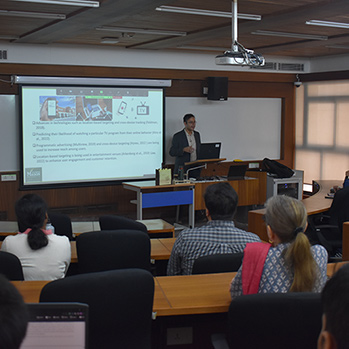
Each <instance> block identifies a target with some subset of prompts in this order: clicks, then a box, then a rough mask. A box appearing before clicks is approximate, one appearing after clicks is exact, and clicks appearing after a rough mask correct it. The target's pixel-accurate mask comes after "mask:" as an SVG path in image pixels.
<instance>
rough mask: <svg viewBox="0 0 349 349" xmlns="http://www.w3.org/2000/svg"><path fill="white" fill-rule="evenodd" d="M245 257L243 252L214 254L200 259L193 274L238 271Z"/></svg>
mask: <svg viewBox="0 0 349 349" xmlns="http://www.w3.org/2000/svg"><path fill="white" fill-rule="evenodd" d="M243 255H244V254H243V252H241V253H227V254H212V255H209V256H203V257H199V258H198V259H197V260H195V262H194V266H193V271H192V274H212V273H229V272H232V271H238V270H239V268H240V266H241V263H242V257H243Z"/></svg>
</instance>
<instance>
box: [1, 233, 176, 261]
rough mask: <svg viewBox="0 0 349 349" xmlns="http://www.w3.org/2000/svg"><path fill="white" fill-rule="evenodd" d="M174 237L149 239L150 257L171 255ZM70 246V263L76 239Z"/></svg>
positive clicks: (160, 257) (76, 258)
mask: <svg viewBox="0 0 349 349" xmlns="http://www.w3.org/2000/svg"><path fill="white" fill-rule="evenodd" d="M175 241H176V239H175V238H164V239H151V240H150V247H151V250H150V251H151V259H154V260H168V259H169V258H170V256H171V251H172V247H173V245H174V243H175ZM1 245H2V241H0V247H1ZM70 247H71V260H70V263H78V255H77V251H76V241H71V242H70Z"/></svg>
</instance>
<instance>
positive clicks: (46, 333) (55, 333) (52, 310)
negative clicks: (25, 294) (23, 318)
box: [21, 303, 88, 349]
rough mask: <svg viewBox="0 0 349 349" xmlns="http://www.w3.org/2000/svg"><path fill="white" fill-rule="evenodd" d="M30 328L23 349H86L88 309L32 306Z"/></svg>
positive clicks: (70, 305) (82, 306) (72, 305)
mask: <svg viewBox="0 0 349 349" xmlns="http://www.w3.org/2000/svg"><path fill="white" fill-rule="evenodd" d="M28 309H29V314H30V315H29V316H30V319H29V324H28V329H27V334H26V336H25V338H24V340H23V343H22V345H21V349H34V348H35V349H38V348H45V349H53V348H54V349H58V348H60V349H82V348H84V349H85V348H87V325H88V305H87V304H82V303H30V304H28Z"/></svg>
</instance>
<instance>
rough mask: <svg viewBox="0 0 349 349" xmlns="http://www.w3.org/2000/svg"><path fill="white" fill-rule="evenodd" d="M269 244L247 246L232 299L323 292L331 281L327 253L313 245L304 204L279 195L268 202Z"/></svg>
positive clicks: (318, 246)
mask: <svg viewBox="0 0 349 349" xmlns="http://www.w3.org/2000/svg"><path fill="white" fill-rule="evenodd" d="M265 222H266V226H267V233H268V237H269V242H270V243H269V244H267V243H258V242H257V243H251V244H247V245H246V248H245V250H244V258H243V263H242V266H241V267H240V269H239V271H238V272H237V274H236V277H235V278H234V279H233V281H232V283H231V285H230V292H231V296H232V298H235V297H236V296H239V295H243V294H253V293H286V292H321V290H322V288H323V286H324V285H325V282H326V280H327V275H326V273H327V259H328V256H327V252H326V250H325V248H324V247H323V246H320V245H315V246H311V245H310V243H309V240H308V238H307V236H306V235H305V234H304V231H305V229H306V227H307V212H306V209H305V207H304V205H303V203H302V202H301V201H298V200H296V199H294V198H291V197H289V196H284V195H279V196H274V197H272V198H270V199H269V200H268V201H267V203H266V214H265Z"/></svg>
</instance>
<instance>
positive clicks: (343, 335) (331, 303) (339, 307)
mask: <svg viewBox="0 0 349 349" xmlns="http://www.w3.org/2000/svg"><path fill="white" fill-rule="evenodd" d="M321 300H322V306H323V313H324V314H325V316H326V328H325V330H326V331H328V332H330V333H331V334H332V336H333V337H334V339H335V341H336V344H337V349H345V348H347V347H348V343H349V331H348V328H349V264H346V265H344V266H342V267H341V268H340V269H339V270H338V271H337V272H336V273H335V274H334V275H333V276H332V278H331V279H330V280H329V281H327V283H326V285H325V287H324V289H323V291H322V295H321Z"/></svg>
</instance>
